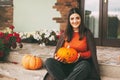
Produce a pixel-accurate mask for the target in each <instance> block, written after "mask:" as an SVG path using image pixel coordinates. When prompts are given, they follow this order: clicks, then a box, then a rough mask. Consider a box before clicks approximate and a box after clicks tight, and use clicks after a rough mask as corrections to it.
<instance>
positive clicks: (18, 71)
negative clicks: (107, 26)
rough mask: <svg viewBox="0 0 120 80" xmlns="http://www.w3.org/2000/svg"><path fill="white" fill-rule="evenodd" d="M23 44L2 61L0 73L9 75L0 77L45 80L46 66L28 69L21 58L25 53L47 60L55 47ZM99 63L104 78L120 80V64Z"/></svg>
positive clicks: (2, 78)
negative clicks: (5, 60)
mask: <svg viewBox="0 0 120 80" xmlns="http://www.w3.org/2000/svg"><path fill="white" fill-rule="evenodd" d="M23 45H24V47H23V48H22V49H15V50H13V51H11V52H10V55H9V56H8V60H7V61H8V62H0V74H2V75H5V76H8V77H7V78H4V77H0V80H43V76H44V75H45V74H46V70H45V69H44V68H41V69H38V70H27V69H25V68H23V67H22V65H21V59H22V57H23V56H24V55H25V54H32V55H36V56H39V57H41V58H42V60H43V61H45V60H46V58H48V57H52V55H53V53H54V50H55V47H54V46H46V47H40V46H39V45H38V44H28V43H24V44H23ZM98 53H99V50H98ZM98 59H100V58H98ZM99 65H100V71H101V79H102V80H120V76H119V73H120V65H116V64H106V63H101V61H100V63H99ZM8 78H9V79H8Z"/></svg>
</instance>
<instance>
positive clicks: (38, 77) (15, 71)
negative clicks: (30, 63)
mask: <svg viewBox="0 0 120 80" xmlns="http://www.w3.org/2000/svg"><path fill="white" fill-rule="evenodd" d="M0 74H3V75H6V76H9V77H12V78H13V79H16V80H43V76H44V75H45V74H46V70H45V69H43V68H41V69H38V70H27V69H25V68H23V67H22V65H20V64H14V63H0Z"/></svg>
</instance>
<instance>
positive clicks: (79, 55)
mask: <svg viewBox="0 0 120 80" xmlns="http://www.w3.org/2000/svg"><path fill="white" fill-rule="evenodd" d="M79 58H80V53H78V56H77V59H76V61H75V62H77V61H78V60H79ZM75 62H74V63H75Z"/></svg>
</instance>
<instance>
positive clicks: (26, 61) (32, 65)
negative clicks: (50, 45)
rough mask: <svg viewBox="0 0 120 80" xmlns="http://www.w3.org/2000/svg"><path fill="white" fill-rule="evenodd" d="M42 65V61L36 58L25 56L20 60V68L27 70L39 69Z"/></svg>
mask: <svg viewBox="0 0 120 80" xmlns="http://www.w3.org/2000/svg"><path fill="white" fill-rule="evenodd" d="M42 65H43V62H42V59H41V58H40V57H37V56H33V55H29V54H26V55H24V56H23V58H22V66H23V67H24V68H26V69H29V70H36V69H40V68H41V67H42Z"/></svg>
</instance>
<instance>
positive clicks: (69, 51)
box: [56, 47, 78, 63]
mask: <svg viewBox="0 0 120 80" xmlns="http://www.w3.org/2000/svg"><path fill="white" fill-rule="evenodd" d="M56 56H57V57H59V58H61V59H62V60H63V62H65V63H73V62H75V61H76V60H77V59H78V53H77V51H76V50H75V49H73V48H66V47H61V48H59V50H58V51H57V53H56Z"/></svg>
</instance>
